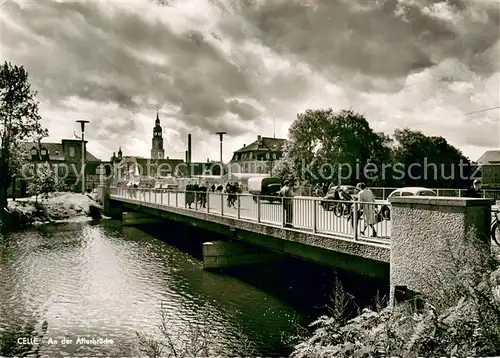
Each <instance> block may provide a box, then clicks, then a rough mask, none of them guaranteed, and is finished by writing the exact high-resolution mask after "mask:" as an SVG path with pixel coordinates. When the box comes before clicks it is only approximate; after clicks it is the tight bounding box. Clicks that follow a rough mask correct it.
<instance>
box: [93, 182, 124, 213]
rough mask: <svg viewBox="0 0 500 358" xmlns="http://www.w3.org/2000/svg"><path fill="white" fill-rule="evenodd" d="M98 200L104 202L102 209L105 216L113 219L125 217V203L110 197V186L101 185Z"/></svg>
mask: <svg viewBox="0 0 500 358" xmlns="http://www.w3.org/2000/svg"><path fill="white" fill-rule="evenodd" d="M97 197H98V200H99V201H100V202H101V203H102V211H103V214H104V215H105V216H108V217H110V218H113V219H117V220H122V219H123V205H122V204H121V203H119V202H116V201H114V200H110V198H109V186H107V185H99V188H98V196H97Z"/></svg>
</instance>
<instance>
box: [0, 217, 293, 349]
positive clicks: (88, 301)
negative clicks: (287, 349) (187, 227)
mask: <svg viewBox="0 0 500 358" xmlns="http://www.w3.org/2000/svg"><path fill="white" fill-rule="evenodd" d="M170 235H175V231H174V232H173V233H171V234H170ZM0 270H1V271H0V274H1V275H0V276H1V278H0V285H1V287H2V288H1V289H0V300H1V303H2V306H4V307H5V308H6V312H8V313H7V315H8V316H10V317H7V316H4V317H0V321H4V322H7V321H8V320H9V319H10V318H11V317H26V318H27V317H30V316H36V317H38V318H39V319H40V321H42V320H47V321H48V322H49V328H48V331H47V337H50V338H52V339H58V340H59V342H60V340H61V339H62V338H64V337H66V338H67V339H72V340H73V341H75V340H76V339H77V338H78V337H85V338H96V339H97V338H108V339H114V340H115V341H117V342H122V343H124V344H125V343H126V344H129V343H130V342H133V341H135V332H136V331H139V332H142V333H148V332H152V333H155V332H157V324H158V323H159V319H160V316H159V310H160V304H161V303H162V302H164V303H165V304H164V307H165V308H166V312H167V317H168V318H169V320H170V323H173V325H172V329H173V330H175V327H177V328H178V329H179V330H182V329H183V327H182V325H185V324H186V322H192V323H198V324H207V323H208V324H210V326H211V327H212V329H213V330H215V331H218V332H220V337H219V338H221V339H222V343H221V344H223V345H227V346H229V347H231V346H235V339H234V337H237V336H238V337H239V336H246V337H249V338H250V339H251V340H252V341H254V343H255V345H256V347H258V349H259V351H258V352H256V354H264V355H276V354H281V353H282V351H281V342H280V337H281V332H282V331H286V330H287V329H290V327H291V326H292V325H291V321H292V320H293V319H294V318H295V317H296V316H300V314H299V313H298V312H297V311H296V310H294V309H293V308H292V307H291V306H290V305H288V304H285V303H283V302H282V301H281V300H279V299H277V298H274V297H273V296H271V295H269V294H267V293H264V292H261V291H259V290H258V289H257V288H255V287H254V286H252V285H249V284H247V283H244V282H242V281H240V280H238V279H236V278H234V277H231V276H227V275H217V274H213V273H209V272H205V271H203V269H202V264H201V262H200V261H199V260H197V259H196V258H194V257H193V256H191V255H190V254H189V253H187V252H183V251H181V250H179V249H177V248H175V247H173V246H171V245H169V244H167V243H165V242H162V241H160V240H158V239H156V238H154V237H152V236H150V235H148V234H146V233H144V232H143V231H141V230H138V229H136V228H133V227H121V226H120V225H119V224H117V223H113V222H107V223H105V224H102V225H95V224H88V223H87V224H85V223H78V224H74V223H73V224H68V225H56V226H44V227H40V228H34V229H31V230H29V231H26V232H19V233H13V234H10V235H9V236H8V237H6V238H4V240H2V241H1V243H0ZM118 349H119V348H118V347H117V346H115V347H113V346H91V345H76V344H66V345H62V344H60V343H59V344H57V345H53V346H48V345H47V346H45V347H44V348H43V349H42V352H43V353H44V354H48V355H50V356H59V355H61V354H62V352H64V353H66V354H72V355H87V356H88V355H95V354H97V353H102V354H110V355H111V354H116V350H118ZM128 353H130V352H128ZM121 354H123V353H121Z"/></svg>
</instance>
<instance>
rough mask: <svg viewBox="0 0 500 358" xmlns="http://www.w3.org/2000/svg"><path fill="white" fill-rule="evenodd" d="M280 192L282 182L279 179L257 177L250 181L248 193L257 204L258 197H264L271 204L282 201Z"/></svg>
mask: <svg viewBox="0 0 500 358" xmlns="http://www.w3.org/2000/svg"><path fill="white" fill-rule="evenodd" d="M280 190H281V180H280V179H279V178H269V177H264V178H263V177H255V178H249V179H248V192H249V193H250V194H252V196H253V201H255V202H257V197H258V196H262V197H263V199H264V200H267V201H269V202H270V203H273V202H275V201H280V200H281V199H280V196H279V192H280Z"/></svg>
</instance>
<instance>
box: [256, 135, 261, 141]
mask: <svg viewBox="0 0 500 358" xmlns="http://www.w3.org/2000/svg"><path fill="white" fill-rule="evenodd" d="M261 140H262V137H261V136H260V135H258V136H257V142H259V143H260V142H261Z"/></svg>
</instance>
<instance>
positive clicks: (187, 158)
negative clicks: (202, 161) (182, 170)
mask: <svg viewBox="0 0 500 358" xmlns="http://www.w3.org/2000/svg"><path fill="white" fill-rule="evenodd" d="M186 163H189V154H188V151H187V150H186Z"/></svg>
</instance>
